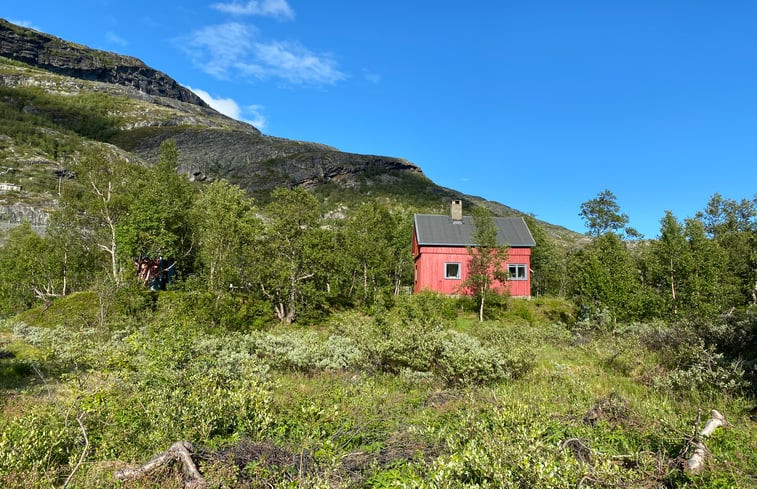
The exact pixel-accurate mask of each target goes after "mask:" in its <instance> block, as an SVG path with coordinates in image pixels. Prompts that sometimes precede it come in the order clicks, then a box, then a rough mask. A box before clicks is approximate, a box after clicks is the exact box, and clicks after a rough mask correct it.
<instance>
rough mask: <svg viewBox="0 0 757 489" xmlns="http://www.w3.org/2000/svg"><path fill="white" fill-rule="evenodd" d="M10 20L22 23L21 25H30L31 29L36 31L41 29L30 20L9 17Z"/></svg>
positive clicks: (12, 22) (13, 22) (14, 22)
mask: <svg viewBox="0 0 757 489" xmlns="http://www.w3.org/2000/svg"><path fill="white" fill-rule="evenodd" d="M8 22H10V23H11V24H16V25H20V26H21V27H28V28H29V29H34V30H35V31H39V30H41V29H40V28H39V27H37V26H36V25H35V24H34V23H33V22H32V21H30V20H13V19H9V20H8Z"/></svg>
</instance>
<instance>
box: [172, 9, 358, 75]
mask: <svg viewBox="0 0 757 489" xmlns="http://www.w3.org/2000/svg"><path fill="white" fill-rule="evenodd" d="M258 35H259V32H258V30H257V29H256V28H255V27H253V26H247V25H245V24H241V23H238V22H230V23H227V24H220V25H214V26H208V27H204V28H203V29H200V30H197V31H195V32H193V33H192V34H191V35H189V36H188V37H186V38H184V39H181V40H179V45H180V47H181V48H182V49H183V50H184V51H185V52H186V53H187V54H188V55H189V56H190V57H191V58H192V60H193V62H194V63H195V64H196V65H197V66H199V67H200V68H201V69H202V70H203V71H205V72H206V73H208V74H210V75H212V76H215V77H217V78H223V79H225V78H229V77H230V76H232V75H235V74H236V75H242V76H245V77H252V78H256V79H259V80H265V79H269V78H279V79H282V80H285V81H286V82H288V83H292V84H295V85H331V84H334V83H336V82H338V81H340V80H342V79H344V78H345V74H344V73H342V72H341V71H339V70H338V69H337V65H336V61H334V59H333V58H332V57H331V56H330V55H328V54H316V53H313V52H312V51H310V50H308V49H307V48H305V47H304V46H302V45H301V44H299V43H296V42H280V41H271V42H263V41H260V40H257V39H256V38H257V37H258Z"/></svg>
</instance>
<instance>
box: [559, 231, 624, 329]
mask: <svg viewBox="0 0 757 489" xmlns="http://www.w3.org/2000/svg"><path fill="white" fill-rule="evenodd" d="M568 269H569V270H570V275H571V283H570V291H571V295H572V296H573V297H574V300H575V301H576V304H577V305H578V306H579V308H581V309H582V310H583V311H584V313H585V314H588V315H589V316H591V317H597V318H599V317H601V318H605V319H609V320H612V321H614V320H628V319H631V318H633V317H635V315H636V314H637V307H638V297H637V292H638V284H639V281H638V274H637V269H636V266H635V264H634V261H633V259H632V258H631V254H630V253H629V252H628V249H627V247H626V244H625V243H624V242H623V240H621V239H620V237H618V236H617V235H616V234H614V233H606V234H604V235H602V236H599V237H598V238H595V239H594V241H592V243H591V244H589V245H588V246H586V247H585V248H584V249H582V250H580V251H578V252H576V253H574V254H573V255H572V256H571V257H570V263H569V265H568ZM607 316H609V317H607Z"/></svg>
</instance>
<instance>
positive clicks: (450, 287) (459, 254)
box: [413, 200, 536, 297]
mask: <svg viewBox="0 0 757 489" xmlns="http://www.w3.org/2000/svg"><path fill="white" fill-rule="evenodd" d="M494 223H495V225H496V226H497V228H498V230H499V231H498V233H497V245H499V246H503V245H507V246H508V247H509V250H508V259H507V263H506V265H505V266H506V267H507V275H508V279H507V280H506V281H505V283H504V284H499V283H498V284H495V287H498V288H505V289H507V290H508V291H509V292H510V295H512V296H513V297H531V248H533V247H534V246H536V241H534V237H533V236H532V235H531V231H529V229H528V226H527V225H526V221H525V220H524V219H523V218H522V217H495V218H494ZM474 231H475V228H474V226H473V218H472V217H470V216H463V208H462V202H461V201H459V200H455V201H453V202H452V206H451V209H450V215H449V216H443V215H431V214H416V215H415V217H414V223H413V256H414V257H415V283H414V286H413V292H420V291H423V290H431V291H434V292H439V293H442V294H448V295H455V294H464V293H465V292H464V291H463V290H462V284H463V282H465V279H466V278H467V276H468V262H469V261H470V259H471V257H470V254H468V247H472V248H475V247H476V243H473V242H472V238H471V236H472V235H473V234H474Z"/></svg>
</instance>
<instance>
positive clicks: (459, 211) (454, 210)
mask: <svg viewBox="0 0 757 489" xmlns="http://www.w3.org/2000/svg"><path fill="white" fill-rule="evenodd" d="M449 215H450V217H451V218H452V222H463V201H462V200H453V201H452V205H450V208H449Z"/></svg>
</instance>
